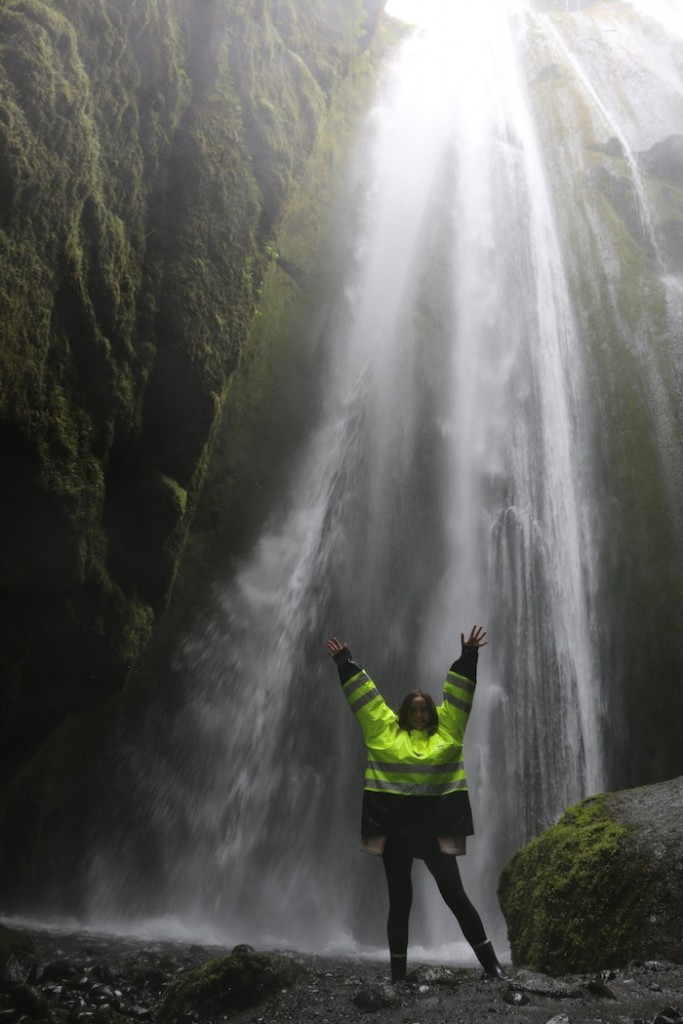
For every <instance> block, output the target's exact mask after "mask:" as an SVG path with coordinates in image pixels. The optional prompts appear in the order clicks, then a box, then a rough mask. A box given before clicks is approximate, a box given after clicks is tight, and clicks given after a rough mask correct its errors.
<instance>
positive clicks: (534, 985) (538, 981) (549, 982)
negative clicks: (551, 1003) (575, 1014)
mask: <svg viewBox="0 0 683 1024" xmlns="http://www.w3.org/2000/svg"><path fill="white" fill-rule="evenodd" d="M510 987H511V989H512V990H513V991H515V992H530V993H532V994H533V995H537V996H550V997H552V998H553V999H578V998H580V996H581V995H582V994H583V993H582V989H581V986H580V985H579V984H578V983H576V982H572V983H566V982H564V981H562V980H559V979H557V978H552V977H548V975H546V974H537V973H535V972H534V971H524V970H521V971H517V972H516V974H515V977H514V979H513V981H511V982H510Z"/></svg>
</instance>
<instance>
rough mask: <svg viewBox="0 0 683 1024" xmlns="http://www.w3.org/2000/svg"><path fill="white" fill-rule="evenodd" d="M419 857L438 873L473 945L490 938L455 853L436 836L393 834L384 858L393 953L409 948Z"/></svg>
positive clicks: (442, 889)
mask: <svg viewBox="0 0 683 1024" xmlns="http://www.w3.org/2000/svg"><path fill="white" fill-rule="evenodd" d="M415 857H417V858H418V859H420V860H423V861H424V862H425V864H426V865H427V868H428V870H429V871H430V872H431V874H432V875H433V876H434V878H435V880H436V884H437V885H438V887H439V892H440V893H441V895H442V896H443V898H444V901H445V903H446V906H447V907H448V908H449V910H451V911H452V913H453V914H454V915H455V917H456V918H457V921H458V924H459V925H460V927H461V929H462V933H463V935H464V936H465V938H466V939H467V941H468V942H469V944H470V946H479V945H481V943H482V942H486V932H485V931H484V926H483V924H482V923H481V918H480V917H479V914H478V913H477V911H476V910H475V908H474V907H473V905H472V904H471V903H470V901H469V899H468V897H467V894H466V893H465V890H464V889H463V885H462V881H461V879H460V871H459V870H458V864H457V860H456V858H455V856H453V854H448V853H442V852H441V850H440V849H439V844H438V842H437V840H436V839H420V838H418V839H412V838H409V837H405V838H404V837H403V836H390V837H389V838H388V839H387V842H386V846H385V847H384V853H383V855H382V860H383V861H384V870H385V872H386V876H387V885H388V887H389V917H388V920H387V937H388V939H389V952H390V954H391V955H392V957H403V956H405V955H406V953H407V951H408V918H409V916H410V907H411V905H412V902H413V883H412V880H411V877H410V876H411V869H412V866H413V860H414V858H415Z"/></svg>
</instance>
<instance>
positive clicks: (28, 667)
mask: <svg viewBox="0 0 683 1024" xmlns="http://www.w3.org/2000/svg"><path fill="white" fill-rule="evenodd" d="M366 14H367V15H368V16H369V21H368V22H367V25H368V26H370V27H372V26H373V25H374V23H375V21H376V18H377V14H378V10H377V3H376V2H375V0H372V2H371V0H368V6H367V9H366V10H364V8H363V6H362V4H360V3H359V2H358V0H340V2H339V3H335V4H320V3H319V2H318V0H302V2H301V3H297V4H296V5H293V4H275V3H265V4H258V5H252V4H200V5H198V4H196V3H194V2H193V0H161V2H158V3H157V2H152V0H143V2H142V3H139V4H132V5H131V4H129V3H128V2H125V0H113V2H112V3H107V4H93V3H91V2H90V0H69V2H65V0H59V2H55V3H43V2H40V0H39V2H36V3H31V4H9V5H8V4H4V5H2V7H1V9H0V38H2V60H1V61H0V91H2V95H3V97H4V98H5V99H4V100H3V118H2V123H1V124H0V316H1V319H2V338H3V343H2V346H1V347H0V381H1V382H2V383H1V386H0V448H1V450H2V468H1V470H0V474H1V475H0V534H1V539H0V708H1V709H2V714H1V715H0V770H7V771H8V772H10V771H12V770H13V769H15V768H16V766H17V765H19V764H21V763H22V761H25V760H27V759H28V758H29V757H30V756H31V754H32V753H33V752H34V751H35V750H36V749H37V748H38V747H39V746H40V744H41V743H42V742H43V741H44V739H45V738H46V736H48V735H49V733H50V732H51V731H53V730H54V729H55V727H56V726H57V725H59V723H60V722H61V721H62V720H63V719H64V718H65V717H66V716H68V715H70V714H73V713H76V712H80V711H83V710H88V709H90V708H92V707H96V706H98V705H99V704H101V703H102V702H103V701H104V700H106V699H107V698H108V697H109V696H111V694H112V693H113V692H115V691H116V690H117V689H119V688H120V687H122V685H123V684H124V682H125V680H126V677H127V675H128V674H129V672H130V669H131V666H132V665H133V664H134V663H135V660H136V658H137V657H138V655H139V653H140V651H141V650H142V649H143V648H144V646H145V644H146V642H147V640H148V638H149V635H150V633H151V630H152V627H153V625H154V622H155V619H156V618H157V616H158V615H159V613H160V612H161V611H162V610H163V609H164V608H165V606H166V604H167V602H168V598H169V593H170V589H171V586H172V583H173V579H174V575H175V571H176V567H177V564H178V559H179V556H180V553H181V551H182V549H183V546H184V543H185V538H186V533H187V529H188V526H189V523H190V521H191V518H192V515H193V511H194V507H195V501H196V496H197V493H198V490H199V487H200V485H201V482H202V479H203V473H204V467H205V464H206V459H207V454H208V446H209V444H210V441H211V437H212V432H213V430H214V428H215V424H216V421H217V417H218V414H219V410H220V407H221V402H222V400H223V396H224V394H225V390H226V387H227V383H228V381H229V379H230V377H231V375H232V374H233V372H234V371H235V369H236V367H237V365H238V360H239V353H240V349H241V346H242V345H243V343H244V339H245V337H246V333H247V331H248V328H249V325H250V321H251V318H252V315H253V307H254V296H255V292H256V290H257V288H258V285H259V280H260V275H261V272H262V268H263V265H264V256H263V246H264V243H265V242H266V241H267V239H268V237H269V232H270V230H271V228H272V225H273V223H274V220H275V219H276V218H277V216H278V215H279V213H280V211H281V208H282V204H283V202H284V200H285V199H286V197H287V195H288V194H289V192H290V189H291V185H292V183H293V182H294V181H295V180H296V177H297V174H298V173H299V172H300V170H301V167H302V166H303V163H304V161H305V160H306V158H307V156H308V154H309V153H310V151H311V148H312V146H313V145H314V142H315V139H316V136H317V131H318V126H319V122H320V119H321V118H322V117H323V115H324V112H325V109H326V103H327V98H328V95H329V92H330V90H331V89H333V88H334V86H335V84H336V83H337V82H338V81H339V79H340V78H341V77H342V76H343V75H344V74H345V71H346V69H347V67H348V64H349V61H350V60H351V58H352V57H353V56H354V55H355V54H357V53H358V52H359V51H360V49H361V47H362V46H363V38H362V29H363V27H364V26H365V25H366V17H365V15H366ZM366 27H367V26H366Z"/></svg>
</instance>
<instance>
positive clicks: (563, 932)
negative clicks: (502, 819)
mask: <svg viewBox="0 0 683 1024" xmlns="http://www.w3.org/2000/svg"><path fill="white" fill-rule="evenodd" d="M605 801H606V797H605V796H604V795H603V796H598V797H592V798H590V799H588V800H584V801H583V802H582V803H580V804H577V805H576V806H575V807H572V808H570V809H569V810H568V811H566V812H565V813H564V814H563V816H562V817H561V818H560V820H559V822H558V823H557V825H555V826H554V827H553V828H550V829H548V830H547V831H545V832H543V833H542V834H541V835H540V836H538V837H537V838H536V839H534V840H532V842H530V843H529V844H528V845H527V846H525V847H524V848H523V849H522V850H521V851H520V852H519V853H517V854H516V855H515V856H514V857H513V858H512V860H511V861H510V862H509V864H508V865H507V866H506V868H505V870H504V872H503V874H502V876H501V880H500V886H499V897H500V902H501V907H502V909H503V913H504V914H505V917H506V920H507V923H508V934H509V938H510V946H511V950H512V956H513V961H514V963H516V964H520V965H524V966H526V967H529V968H531V969H534V970H541V971H545V972H548V973H551V974H562V973H565V972H580V971H596V970H598V969H600V968H603V967H618V966H622V965H623V964H625V963H627V962H628V960H629V959H630V958H631V957H632V955H633V950H634V943H635V939H636V935H637V929H638V925H639V923H640V922H641V921H642V918H643V914H644V911H645V902H644V890H645V883H646V875H645V868H644V865H643V864H642V863H641V862H640V861H639V859H638V858H637V857H636V856H635V855H634V854H633V853H632V852H631V851H630V850H629V847H628V835H629V832H630V831H631V830H630V829H629V828H628V827H626V826H624V825H620V824H618V823H617V822H615V821H614V820H613V819H612V818H611V816H610V814H609V810H608V808H607V806H606V803H605Z"/></svg>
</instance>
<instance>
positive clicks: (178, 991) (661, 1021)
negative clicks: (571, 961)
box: [0, 928, 683, 1024]
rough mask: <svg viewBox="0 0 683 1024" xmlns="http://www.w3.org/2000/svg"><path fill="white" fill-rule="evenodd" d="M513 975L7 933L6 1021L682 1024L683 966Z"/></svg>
mask: <svg viewBox="0 0 683 1024" xmlns="http://www.w3.org/2000/svg"><path fill="white" fill-rule="evenodd" d="M512 974H513V979H512V981H511V982H510V983H500V982H497V981H486V980H484V979H482V977H481V972H480V971H479V970H475V969H473V968H459V969H458V968H453V969H451V968H447V967H443V966H430V965H420V966H417V967H416V968H415V969H414V970H413V971H412V973H411V974H410V975H409V980H408V982H407V983H406V984H403V985H400V986H392V985H390V984H389V983H388V980H387V974H386V965H385V963H384V962H380V961H375V960H368V959H360V958H358V959H354V958H345V959H343V958H339V957H325V956H320V955H311V954H299V953H291V952H286V953H283V952H280V953H264V952H257V951H255V950H253V949H252V948H251V947H249V946H237V947H235V948H234V949H232V950H227V949H223V948H220V947H215V946H198V945H193V946H186V945H181V944H177V943H171V942H160V941H141V940H137V939H128V938H120V937H112V936H106V935H101V934H94V933H68V934H67V933H64V932H59V933H57V932H51V931H47V930H33V931H26V930H22V931H21V932H19V931H15V930H13V929H7V928H0V1022H8V1024H31V1022H34V1024H43V1022H49V1024H62V1022H68V1024H148V1022H149V1024H155V1022H157V1021H158V1022H160V1024H176V1022H177V1024H214V1022H216V1024H217V1022H219V1021H225V1020H229V1021H231V1022H233V1024H275V1022H278V1024H279V1022H285V1021H295V1022H297V1024H342V1022H343V1024H354V1022H361V1021H366V1020H367V1021H372V1022H373V1024H389V1022H391V1024H398V1022H401V1024H445V1022H446V1021H448V1022H452V1024H459V1022H460V1024H465V1022H466V1024H483V1022H484V1021H487V1022H488V1021H490V1020H492V1019H493V1018H495V1017H496V1016H499V1017H502V1018H504V1019H505V1020H507V1021H510V1022H513V1024H579V1022H586V1024H587V1022H596V1024H597V1022H606V1024H683V1013H681V1010H683V966H681V965H676V964H672V963H667V962H664V961H648V962H642V961H639V962H634V963H631V964H630V965H629V966H628V967H627V968H625V969H623V970H621V971H608V972H606V971H600V970H599V965H597V964H596V970H595V972H592V973H588V974H585V975H570V976H563V977H561V978H553V977H550V976H548V975H543V974H539V973H533V972H530V971H521V970H520V971H517V970H514V969H512Z"/></svg>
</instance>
